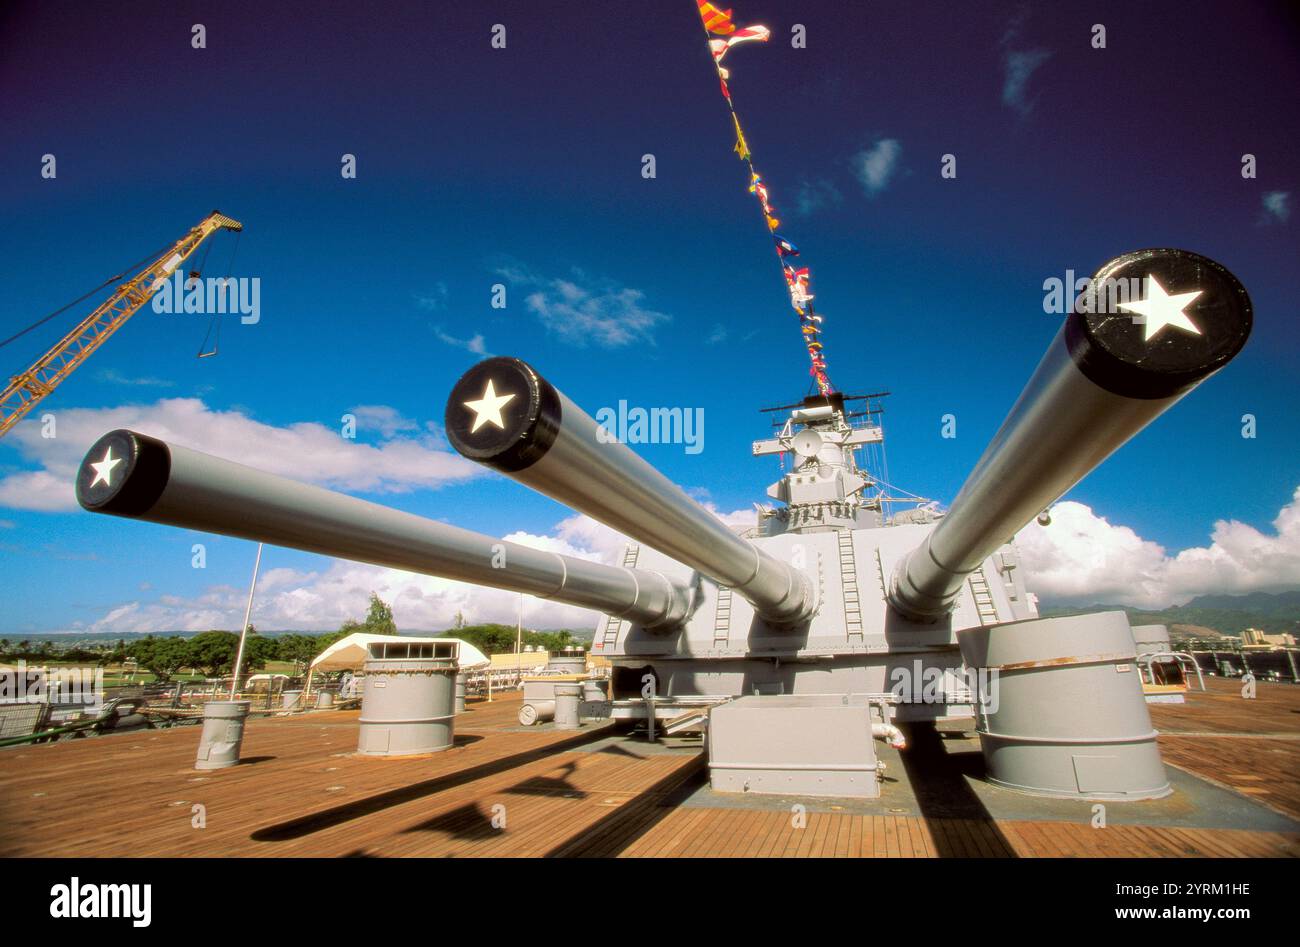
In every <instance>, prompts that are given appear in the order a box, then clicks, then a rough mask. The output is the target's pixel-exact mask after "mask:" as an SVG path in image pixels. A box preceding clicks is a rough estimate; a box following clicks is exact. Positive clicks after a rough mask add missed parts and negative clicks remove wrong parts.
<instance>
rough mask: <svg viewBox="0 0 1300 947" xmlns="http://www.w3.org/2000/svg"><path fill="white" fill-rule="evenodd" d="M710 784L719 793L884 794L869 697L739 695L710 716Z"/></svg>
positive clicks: (793, 794) (856, 795)
mask: <svg viewBox="0 0 1300 947" xmlns="http://www.w3.org/2000/svg"><path fill="white" fill-rule="evenodd" d="M708 740H709V779H710V781H711V784H712V786H713V788H714V789H715V790H717V791H718V792H752V793H760V794H764V795H789V796H838V797H841V798H862V799H871V798H875V797H876V796H879V795H880V767H879V764H878V763H877V761H876V747H875V744H874V743H873V742H872V735H871V706H870V704H869V702H868V700H867V698H866V697H865V696H863V695H850V694H844V695H839V694H809V695H785V696H772V697H739V698H737V699H736V700H733V701H729V702H727V703H725V704H721V705H719V706H718V707H715V708H714V709H713V710H712V712H711V713H710V714H709V729H708Z"/></svg>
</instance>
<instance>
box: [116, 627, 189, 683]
mask: <svg viewBox="0 0 1300 947" xmlns="http://www.w3.org/2000/svg"><path fill="white" fill-rule="evenodd" d="M126 650H127V654H128V655H130V656H131V657H133V658H135V660H136V663H137V664H139V666H140V667H142V668H144V669H145V670H146V671H148V672H149V673H151V674H153V675H154V677H156V678H158V680H159V681H162V682H163V683H166V682H167V681H170V680H171V678H172V675H173V674H175V673H176V672H177V671H179V670H180V669H181V668H183V667H185V666H186V665H187V664H188V663H189V656H190V653H189V643H188V642H187V641H186V640H185V639H184V638H177V637H171V638H155V637H154V636H153V635H146V636H145V637H143V638H141V639H140V640H139V641H134V642H132V643H131V646H130V647H129V648H127V649H126Z"/></svg>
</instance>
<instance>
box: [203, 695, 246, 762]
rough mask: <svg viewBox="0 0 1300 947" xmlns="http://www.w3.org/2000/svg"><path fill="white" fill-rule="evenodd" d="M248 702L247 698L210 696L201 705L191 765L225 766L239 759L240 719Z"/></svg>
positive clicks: (243, 718)
mask: <svg viewBox="0 0 1300 947" xmlns="http://www.w3.org/2000/svg"><path fill="white" fill-rule="evenodd" d="M251 706H252V702H251V701H247V700H210V701H208V702H207V703H206V704H204V705H203V731H202V733H201V734H200V735H199V752H198V757H197V759H196V760H195V762H194V768H195V769H205V770H206V769H225V768H226V767H228V766H235V765H237V764H238V763H239V750H240V747H241V746H242V745H243V742H244V721H245V720H246V719H247V717H248V709H249V707H251Z"/></svg>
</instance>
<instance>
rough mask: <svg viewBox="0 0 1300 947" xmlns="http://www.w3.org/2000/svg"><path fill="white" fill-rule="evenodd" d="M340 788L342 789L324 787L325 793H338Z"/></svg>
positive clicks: (338, 787)
mask: <svg viewBox="0 0 1300 947" xmlns="http://www.w3.org/2000/svg"><path fill="white" fill-rule="evenodd" d="M342 788H344V787H342V786H326V787H325V791H326V792H338V791H339V790H340V789H342Z"/></svg>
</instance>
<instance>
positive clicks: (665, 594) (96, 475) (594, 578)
mask: <svg viewBox="0 0 1300 947" xmlns="http://www.w3.org/2000/svg"><path fill="white" fill-rule="evenodd" d="M77 499H78V501H79V502H80V503H81V505H82V507H83V508H85V509H86V510H89V511H91V512H93V513H108V514H112V515H115V516H125V517H130V518H133V519H140V520H147V521H149V522H152V523H163V524H165V525H168V526H179V527H182V528H185V529H197V530H203V531H205V532H211V533H221V534H223V535H226V536H237V537H239V538H241V539H251V540H257V541H259V542H266V543H272V544H274V545H278V546H287V547H290V548H293V549H301V550H304V551H307V552H316V553H322V554H324V555H328V556H339V557H342V558H345V559H354V560H356V561H358V562H366V563H371V564H373V565H379V566H386V567H389V568H394V569H404V570H407V571H410V572H417V573H422V574H424V575H433V576H440V577H443V578H447V579H457V580H460V581H464V582H474V583H477V584H479V585H487V586H492V587H494V588H500V589H508V590H510V591H515V592H527V593H528V594H530V595H536V596H538V597H539V598H550V599H554V600H556V601H559V602H565V603H567V604H570V605H578V606H581V607H584V608H594V609H597V610H599V611H602V612H605V613H607V614H611V615H616V616H618V617H621V618H626V619H628V620H629V621H631V622H633V623H635V624H640V625H644V626H647V627H660V626H665V627H666V626H672V625H676V624H679V623H680V622H681V621H683V620H684V619H685V618H686V617H687V615H688V613H689V609H690V605H691V599H692V595H691V591H690V590H689V589H688V588H687V587H686V586H685V585H684V584H682V583H680V582H676V581H673V580H670V579H668V578H666V577H665V576H663V575H661V574H659V573H657V572H650V571H647V570H644V569H626V568H621V567H617V568H616V567H613V566H606V565H602V564H600V563H594V562H587V561H585V560H582V559H574V558H570V557H568V556H561V555H559V554H557V553H552V552H544V551H542V550H537V549H532V548H529V547H527V546H520V545H518V544H516V543H510V542H506V541H504V540H500V539H495V538H493V537H491V536H485V535H482V534H480V533H474V532H471V531H469V530H466V529H460V528H458V527H455V526H449V525H447V524H445V523H439V522H435V521H433V520H428V519H425V518H423V517H420V516H415V515H414V514H411V513H403V512H401V511H400V510H393V509H390V508H388V507H385V506H380V505H379V504H377V503H370V502H368V501H366V500H361V499H358V498H357V497H351V496H346V495H345V494H341V493H335V492H332V491H330V490H325V489H323V488H321V487H315V486H310V485H307V484H303V483H298V482H296V481H293V480H289V479H287V478H284V477H278V476H275V475H273V474H268V473H264V472H262V471H259V470H254V469H252V468H251V467H245V466H243V465H242V464H237V463H233V462H231V461H229V460H223V459H221V458H219V457H213V456H211V455H209V454H204V453H200V452H199V451H195V450H190V449H189V448H186V447H181V446H179V445H176V444H168V443H165V442H163V441H160V440H158V439H156V438H153V437H148V436H147V435H144V434H137V433H135V432H134V431H126V430H117V431H110V432H109V433H107V434H105V435H104V436H103V437H101V438H100V439H99V440H98V441H96V442H95V444H94V445H93V446H92V447H91V448H90V451H89V452H88V453H87V454H86V458H85V460H84V461H83V462H82V466H81V470H80V471H79V472H78V475H77Z"/></svg>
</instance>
